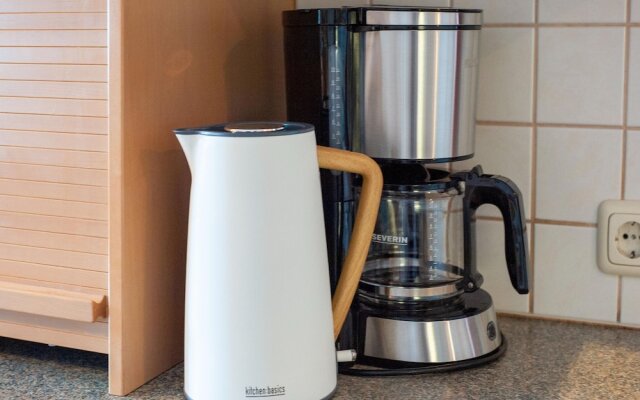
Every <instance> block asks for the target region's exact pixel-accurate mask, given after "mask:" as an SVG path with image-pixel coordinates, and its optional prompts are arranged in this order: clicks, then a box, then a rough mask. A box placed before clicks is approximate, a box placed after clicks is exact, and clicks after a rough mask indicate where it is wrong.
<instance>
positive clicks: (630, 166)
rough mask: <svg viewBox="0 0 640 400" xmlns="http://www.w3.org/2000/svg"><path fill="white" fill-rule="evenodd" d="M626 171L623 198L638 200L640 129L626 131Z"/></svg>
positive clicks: (639, 184)
mask: <svg viewBox="0 0 640 400" xmlns="http://www.w3.org/2000/svg"><path fill="white" fill-rule="evenodd" d="M626 172H627V174H626V180H625V186H624V187H625V190H624V198H625V199H629V200H640V131H628V132H627V169H626ZM638 306H639V308H640V304H639V305H638Z"/></svg>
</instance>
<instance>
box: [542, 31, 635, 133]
mask: <svg viewBox="0 0 640 400" xmlns="http://www.w3.org/2000/svg"><path fill="white" fill-rule="evenodd" d="M623 43H624V28H609V27H606V28H602V27H591V28H565V27H563V28H540V49H539V61H538V62H539V65H538V68H539V72H538V119H539V121H540V122H555V123H569V124H571V123H573V124H612V125H621V124H622V93H623V88H622V87H623V65H624V63H623V59H624V57H623V55H624V53H623V49H624V45H623Z"/></svg>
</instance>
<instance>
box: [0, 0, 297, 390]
mask: <svg viewBox="0 0 640 400" xmlns="http://www.w3.org/2000/svg"><path fill="white" fill-rule="evenodd" d="M288 8H293V0H286V1H284V0H269V1H266V2H255V1H250V0H242V1H234V0H225V1H210V0H189V1H186V2H178V1H173V0H136V1H125V0H111V1H107V0H29V1H23V0H0V27H1V28H0V336H7V337H14V338H19V339H25V340H32V341H37V342H43V343H50V344H56V345H61V346H67V347H74V348H79V349H84V350H89V351H96V352H102V353H108V354H109V369H110V371H109V381H110V382H109V388H110V389H109V390H110V392H111V393H113V394H117V395H123V394H126V393H128V392H130V391H131V390H133V389H135V388H136V387H138V386H140V385H141V384H143V383H144V382H146V381H148V380H150V379H152V378H153V377H155V376H156V375H157V374H159V373H161V372H163V371H165V370H166V369H168V368H170V367H172V366H173V365H175V364H177V363H179V362H180V361H181V359H182V354H183V353H182V352H183V349H182V338H183V308H184V267H185V248H186V247H185V246H186V226H187V216H188V200H189V199H188V189H189V184H190V176H189V172H188V167H187V164H186V161H185V159H184V156H183V155H182V152H181V150H180V149H179V146H178V143H177V141H176V140H175V137H174V135H173V134H172V132H171V130H172V128H176V127H185V126H193V125H199V124H206V123H212V122H221V121H225V120H241V119H283V118H284V83H283V82H284V73H283V55H282V43H281V42H282V40H281V37H282V31H281V28H280V12H281V10H283V9H288ZM230 306H232V305H230Z"/></svg>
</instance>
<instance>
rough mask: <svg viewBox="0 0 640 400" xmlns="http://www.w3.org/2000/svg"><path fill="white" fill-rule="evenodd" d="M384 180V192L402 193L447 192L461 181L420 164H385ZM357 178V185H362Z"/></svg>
mask: <svg viewBox="0 0 640 400" xmlns="http://www.w3.org/2000/svg"><path fill="white" fill-rule="evenodd" d="M380 169H381V170H382V176H383V178H384V187H383V190H392V191H402V192H425V191H434V190H437V191H443V192H444V191H447V190H448V189H450V188H458V186H459V182H460V179H458V178H455V177H453V178H452V177H451V174H450V173H449V172H448V171H445V170H442V169H436V168H427V167H426V166H424V165H422V164H419V163H385V164H381V165H380ZM360 184H361V181H360V179H359V177H356V185H360Z"/></svg>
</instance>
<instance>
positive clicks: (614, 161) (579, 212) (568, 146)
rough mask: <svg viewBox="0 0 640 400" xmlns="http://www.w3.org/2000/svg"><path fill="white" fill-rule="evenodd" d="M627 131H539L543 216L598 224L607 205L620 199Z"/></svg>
mask: <svg viewBox="0 0 640 400" xmlns="http://www.w3.org/2000/svg"><path fill="white" fill-rule="evenodd" d="M621 158H622V131H621V130H614V129H586V128H539V129H538V151H537V171H536V174H537V187H538V189H537V196H536V197H537V199H536V201H537V204H536V206H537V214H536V215H537V217H538V218H541V219H552V220H564V221H577V222H592V223H595V222H596V216H597V207H598V204H600V202H601V201H602V200H606V199H618V198H620V185H621V181H620V176H621V174H622V165H621Z"/></svg>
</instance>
